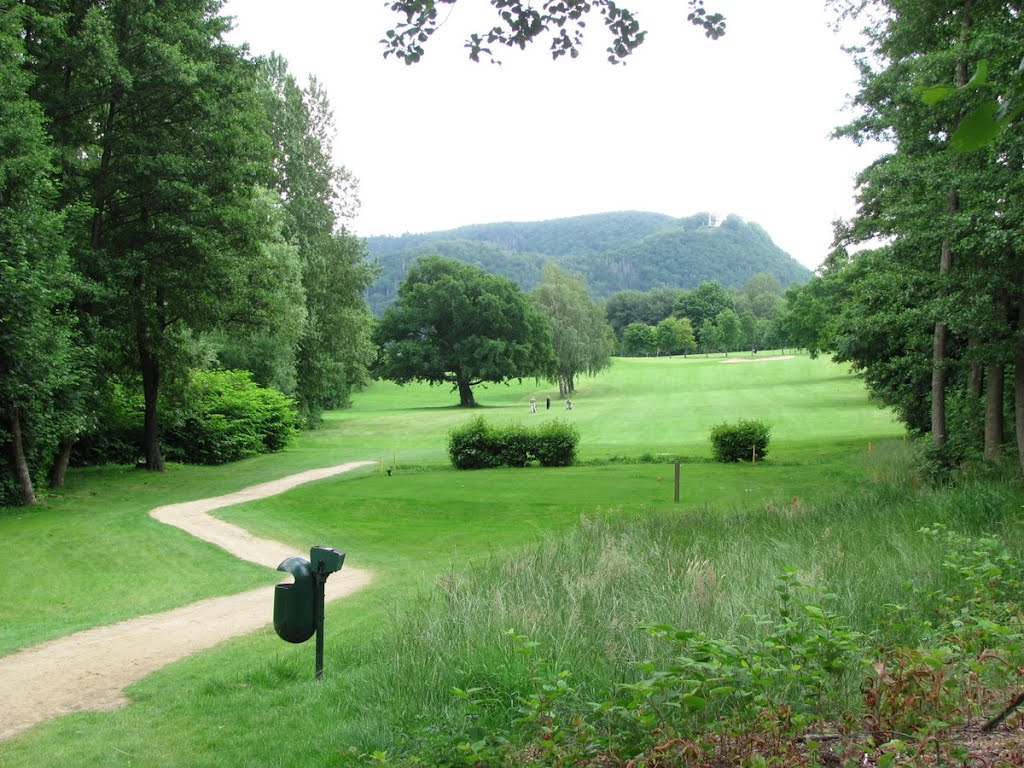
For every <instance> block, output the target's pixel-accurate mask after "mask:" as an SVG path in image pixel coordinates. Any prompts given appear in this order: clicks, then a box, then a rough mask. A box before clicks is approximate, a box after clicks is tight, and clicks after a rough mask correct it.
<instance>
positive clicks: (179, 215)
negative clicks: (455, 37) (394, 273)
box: [0, 0, 374, 503]
mask: <svg viewBox="0 0 1024 768" xmlns="http://www.w3.org/2000/svg"><path fill="white" fill-rule="evenodd" d="M219 8H220V3H218V2H208V1H206V0H184V1H183V2H176V3H152V2H148V1H146V0H112V1H110V2H99V0H85V1H84V2H83V1H81V0H76V1H75V2H71V0H0V146H2V152H0V501H2V500H10V499H12V498H15V499H18V500H21V501H23V502H27V503H30V502H31V501H32V500H33V499H34V489H35V487H37V486H38V484H39V483H41V482H43V481H45V480H46V479H47V477H48V478H49V482H50V483H51V484H52V485H58V486H59V485H60V483H61V482H62V479H63V474H64V470H65V468H66V467H67V466H68V463H69V462H73V461H106V460H112V459H120V460H133V461H138V462H140V464H141V465H143V466H145V467H146V468H148V469H151V470H159V469H161V468H162V467H163V463H164V455H165V454H164V450H165V449H164V447H163V442H162V441H163V440H164V439H165V438H166V439H168V440H170V439H171V436H173V435H175V434H184V435H186V437H185V438H184V439H183V441H182V442H183V443H184V444H185V447H186V448H187V449H188V450H183V449H182V448H181V446H180V445H176V446H174V448H173V450H172V451H171V455H172V457H173V458H177V459H183V460H204V459H203V458H202V457H196V456H194V455H193V454H195V453H196V452H198V453H200V454H202V453H204V452H205V454H207V455H212V456H213V457H214V458H215V459H217V460H227V459H229V458H237V457H238V456H239V455H247V454H248V453H251V452H254V451H259V450H264V449H265V450H273V449H275V447H279V445H280V444H281V443H282V441H285V440H287V437H288V435H289V434H290V432H291V430H292V429H294V427H295V425H296V424H301V425H315V424H316V423H317V421H318V420H319V418H320V413H321V411H322V410H323V409H325V408H333V407H337V406H339V405H342V404H344V403H345V402H346V401H347V400H348V397H349V393H350V392H351V391H352V389H353V388H354V387H358V386H359V385H360V384H361V383H362V382H364V381H365V380H366V377H367V370H368V365H369V364H370V362H371V361H372V356H373V346H372V343H371V341H370V334H371V331H372V329H371V320H372V317H371V315H370V313H369V310H368V308H367V305H366V302H365V299H364V293H365V291H366V289H367V288H368V287H369V285H370V283H371V282H372V280H373V277H374V272H373V269H372V268H371V267H370V266H369V263H368V262H367V260H366V258H365V256H366V254H365V251H364V246H363V244H362V242H361V241H360V240H358V239H356V238H355V237H353V236H352V235H351V234H349V233H348V232H347V231H346V229H345V227H344V224H343V222H344V219H345V216H346V215H347V214H348V213H349V207H350V206H351V205H352V201H353V195H352V190H351V187H352V180H351V178H350V177H349V174H348V172H347V171H346V170H345V169H344V168H339V167H336V166H335V165H334V163H333V161H332V155H331V137H332V134H333V130H334V128H333V115H332V110H331V106H330V104H329V103H328V100H327V97H326V94H325V93H324V91H323V90H322V88H320V86H319V85H318V84H317V83H316V81H315V80H310V82H309V83H308V84H307V85H305V86H301V85H300V84H299V83H298V82H296V80H295V78H294V77H293V76H292V75H291V74H289V73H288V70H287V66H286V64H285V62H284V61H283V60H282V59H280V58H277V57H270V58H267V59H252V58H251V57H249V56H248V55H247V53H246V52H245V51H244V50H243V49H241V48H239V47H237V46H234V45H231V44H229V43H228V42H226V41H225V39H224V35H225V33H226V32H227V31H228V29H229V22H228V20H227V19H225V18H223V17H221V16H219V15H218V11H219ZM216 369H223V370H227V369H244V370H246V371H249V372H251V376H250V375H249V374H246V375H244V376H241V377H239V376H232V375H226V376H222V377H220V378H217V377H214V378H210V377H208V376H207V377H203V376H201V375H200V374H201V372H202V371H204V370H216ZM257 385H261V386H262V387H273V388H276V390H279V391H280V392H282V393H284V394H285V395H286V396H287V397H286V398H282V399H276V398H275V397H274V396H270V399H267V397H265V396H264V395H263V394H260V392H259V391H258V390H259V389H260V387H259V386H257ZM214 401H215V403H214V404H211V403H212V402H214ZM241 401H244V408H242V410H243V411H244V416H242V417H240V419H239V420H235V421H232V417H231V414H232V413H234V412H236V411H238V410H239V407H240V406H239V403H240V402H241ZM282 401H283V402H284V404H285V406H284V408H283V410H282ZM286 414H290V415H286ZM228 427H230V430H229V429H228ZM200 434H202V435H203V436H206V437H209V439H210V440H212V441H213V442H214V443H215V445H212V447H209V449H208V450H207V449H202V450H193V449H196V448H197V447H196V445H195V443H196V441H197V440H198V439H199V436H200ZM204 439H205V437H204ZM189 443H192V445H189ZM188 451H192V453H189V452H188Z"/></svg>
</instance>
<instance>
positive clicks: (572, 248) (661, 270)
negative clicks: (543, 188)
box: [366, 211, 811, 314]
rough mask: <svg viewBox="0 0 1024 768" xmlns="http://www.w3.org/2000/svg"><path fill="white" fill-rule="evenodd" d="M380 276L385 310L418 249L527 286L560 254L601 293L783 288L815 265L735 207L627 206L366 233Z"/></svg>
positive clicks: (376, 292)
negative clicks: (686, 212)
mask: <svg viewBox="0 0 1024 768" xmlns="http://www.w3.org/2000/svg"><path fill="white" fill-rule="evenodd" d="M366 242H367V248H368V250H369V253H370V257H371V259H376V260H377V261H378V262H379V263H380V267H381V275H380V277H379V278H378V279H377V282H376V283H374V285H373V286H371V288H370V290H369V295H368V299H369V302H370V306H371V307H372V308H373V311H374V312H375V313H377V314H380V313H381V312H382V311H383V309H384V307H386V306H387V305H388V304H390V303H391V302H392V301H394V299H395V297H396V295H397V291H398V285H399V283H401V281H402V279H403V278H404V277H405V274H406V272H407V271H408V270H409V267H410V266H411V265H412V264H413V263H414V262H415V261H416V259H418V258H419V257H421V256H427V255H430V254H440V255H442V256H447V257H449V258H452V259H458V260H460V261H464V262H468V263H470V264H475V265H477V266H479V267H481V268H483V269H484V270H486V271H488V272H491V273H494V274H500V275H506V276H507V277H510V278H512V279H513V280H515V281H516V282H517V283H519V285H520V286H522V288H523V289H524V290H530V289H532V288H533V287H534V286H536V285H537V283H539V282H540V279H541V277H540V273H541V267H542V266H543V264H544V263H545V262H546V261H554V262H556V263H558V264H559V265H561V266H563V267H564V268H566V269H569V270H571V271H573V272H579V273H580V274H582V275H583V276H584V278H586V281H587V285H588V286H589V287H590V292H591V294H592V295H593V296H594V298H596V299H601V298H605V297H607V296H609V295H611V294H612V293H615V292H616V291H621V290H624V289H627V288H634V289H637V290H641V291H646V290H650V289H651V288H660V287H672V288H695V287H697V285H698V284H700V283H701V282H702V281H704V280H714V281H717V282H719V283H721V284H722V285H724V286H737V287H738V286H742V285H743V284H744V283H746V281H747V280H748V279H749V278H750V277H751V275H755V274H757V273H758V272H768V273H771V274H773V275H775V276H776V277H777V278H778V279H779V282H780V283H781V284H782V286H783V287H785V286H787V285H789V284H790V283H793V282H798V283H802V282H805V281H806V280H807V279H808V278H809V277H810V275H811V272H810V270H809V269H807V268H806V267H804V266H803V265H802V264H800V263H799V262H797V261H796V260H795V259H793V257H792V256H790V255H789V254H788V253H786V252H785V251H783V250H782V249H781V248H779V247H778V246H777V245H775V243H773V242H772V239H771V237H769V236H768V233H767V232H765V231H764V229H762V228H761V227H760V226H759V225H757V224H754V223H753V222H745V221H743V219H741V218H740V217H739V216H736V215H734V214H730V215H729V216H727V217H726V218H725V219H723V220H721V221H716V220H715V219H714V217H713V216H711V215H710V214H707V213H698V214H695V215H693V216H688V217H686V218H682V219H676V218H673V217H671V216H665V215H663V214H659V213H644V212H638V211H621V212H618V213H599V214H593V215H590V216H575V217H573V218H568V219H554V220H551V221H534V222H505V223H500V224H474V225H471V226H467V227H460V228H458V229H452V230H448V231H445V232H427V233H423V234H417V235H402V236H401V237H371V238H368V239H367V241H366Z"/></svg>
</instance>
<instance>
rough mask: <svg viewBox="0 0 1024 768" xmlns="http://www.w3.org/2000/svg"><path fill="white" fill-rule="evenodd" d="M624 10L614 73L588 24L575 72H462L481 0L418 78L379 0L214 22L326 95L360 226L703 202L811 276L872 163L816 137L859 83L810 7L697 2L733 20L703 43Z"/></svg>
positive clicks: (603, 43)
mask: <svg viewBox="0 0 1024 768" xmlns="http://www.w3.org/2000/svg"><path fill="white" fill-rule="evenodd" d="M626 5H627V6H628V7H630V8H633V9H634V10H635V11H636V12H637V13H638V15H639V18H640V21H641V24H642V25H643V27H644V28H645V29H647V30H648V38H647V41H646V42H645V43H644V45H642V46H641V47H640V48H639V49H638V50H637V52H636V53H635V54H634V55H633V56H632V57H631V58H630V60H629V63H628V64H627V65H626V66H612V65H611V64H609V63H608V62H607V61H606V59H605V55H606V54H605V48H606V47H607V46H608V38H607V35H606V34H605V32H604V28H603V25H601V24H600V22H599V21H598V20H597V18H595V19H594V20H593V21H592V22H591V23H590V24H589V25H588V33H587V39H586V41H585V45H584V51H583V55H582V56H580V58H579V59H576V60H575V61H573V60H569V59H568V58H562V59H559V60H558V61H555V62H553V61H551V59H550V56H549V54H548V53H547V51H546V48H547V43H546V42H542V43H541V44H540V45H539V46H535V48H536V49H535V50H530V51H527V52H525V53H524V52H521V51H518V50H508V49H502V50H501V51H500V52H499V53H498V56H499V58H501V59H502V61H503V62H504V63H503V65H502V66H500V67H499V66H495V65H491V64H488V63H481V64H474V63H472V62H470V61H469V60H468V57H467V55H466V51H465V49H464V48H463V47H462V46H463V42H464V41H465V39H466V37H467V36H468V34H469V33H470V32H474V31H479V32H483V31H485V30H486V29H487V28H489V26H490V25H491V23H492V18H491V16H490V15H489V11H490V7H489V5H488V4H487V2H486V0H460V1H459V2H458V3H457V4H456V5H455V6H454V10H453V11H452V13H451V16H450V17H449V19H448V21H447V22H446V24H445V26H444V27H443V29H442V30H441V31H440V32H439V33H438V34H437V35H435V37H434V39H433V40H432V41H431V42H430V44H429V45H428V46H427V53H426V55H425V57H424V58H423V60H422V61H421V62H420V63H419V64H417V65H415V66H412V67H409V66H406V65H405V64H403V63H402V62H400V61H398V60H396V59H394V58H389V59H387V60H385V59H384V58H383V57H382V50H383V49H382V47H381V45H380V44H379V42H378V41H379V40H380V38H382V37H383V36H384V32H385V31H386V30H388V29H390V28H392V27H393V26H394V25H395V23H396V21H397V17H396V16H395V15H394V14H393V13H392V12H391V11H389V10H387V7H386V5H385V4H384V2H383V0H342V1H341V2H339V0H288V1H287V2H286V1H285V0H229V2H228V3H227V5H226V8H225V13H226V14H228V15H231V16H234V17H235V19H236V24H237V29H236V31H235V32H234V35H233V39H234V40H235V41H236V42H240V41H243V40H244V41H247V42H248V43H249V45H250V48H251V49H252V51H253V52H254V53H256V54H262V53H268V52H270V51H276V52H278V53H280V54H282V55H283V56H284V57H285V58H286V59H287V60H288V62H289V65H290V69H291V71H292V72H293V73H294V74H296V75H297V76H298V77H299V79H300V80H301V81H305V78H306V76H307V75H310V74H312V75H315V76H316V77H317V79H319V80H320V81H321V83H323V84H324V85H325V86H326V88H327V91H328V93H329V94H330V99H331V103H332V105H333V107H334V111H335V121H336V124H337V129H338V135H337V138H336V140H335V160H336V161H337V162H338V163H340V164H342V165H345V166H346V167H348V168H349V169H350V170H351V171H352V172H353V173H354V174H355V176H356V177H357V178H358V179H359V190H360V198H361V200H362V205H361V208H360V211H359V215H358V217H357V218H356V219H355V221H354V222H352V225H351V229H352V230H353V231H354V232H356V233H357V234H359V235H362V236H370V235H379V234H390V235H398V234H402V233H403V232H424V231H431V230H438V229H449V228H452V227H457V226H461V225H464V224H480V223H489V222H496V221H533V220H541V219H553V218H559V217H562V216H575V215H579V214H587V213H601V212H605V211H616V210H645V211H656V212H659V213H666V214H669V215H672V216H687V215H690V214H692V213H696V212H698V211H711V212H714V213H718V214H723V215H724V214H726V213H736V214H739V215H740V216H742V217H743V218H744V219H746V220H748V221H756V222H758V223H759V224H761V226H763V227H764V228H765V229H766V230H767V231H768V233H769V234H770V235H771V236H772V238H773V239H774V240H775V242H776V243H777V244H778V245H779V246H781V247H782V248H784V249H785V250H787V251H788V252H789V253H790V254H792V255H793V256H794V257H795V258H796V259H797V260H798V261H800V262H802V263H803V264H805V265H807V266H808V267H811V268H814V267H816V266H818V265H819V264H820V263H821V261H822V260H823V259H824V257H825V255H826V254H827V253H828V249H829V243H830V241H831V236H832V228H831V222H832V220H833V219H835V218H836V217H839V216H848V215H850V214H851V213H852V211H853V177H854V175H855V174H856V173H857V171H858V170H860V169H861V168H863V167H864V166H866V165H867V164H868V163H869V162H870V161H871V160H872V159H874V157H875V156H876V155H877V152H878V150H877V149H872V148H857V147H855V146H853V145H852V144H851V143H850V142H848V141H837V140H830V139H829V138H828V135H829V132H830V131H831V130H832V129H833V128H834V127H835V126H836V125H839V124H840V123H843V122H845V121H846V120H847V119H848V117H849V114H848V113H844V111H843V107H844V105H845V104H846V102H847V97H848V95H849V94H850V93H852V92H854V91H855V89H856V74H855V71H854V67H853V65H852V63H851V62H850V59H849V56H848V55H847V54H845V53H843V52H842V50H841V49H840V44H841V43H840V39H839V38H837V37H836V36H835V35H834V34H833V32H832V31H831V29H830V26H829V22H830V16H829V15H828V14H827V12H826V10H825V8H824V0H785V2H771V0H708V2H707V5H708V7H709V8H710V9H712V10H721V11H722V12H723V13H725V15H726V17H727V21H728V31H727V34H726V35H725V37H724V38H722V39H720V40H717V41H711V40H708V39H706V38H705V37H704V35H703V32H702V31H701V30H698V29H697V28H695V27H693V26H692V25H690V24H689V23H688V22H687V21H686V13H687V4H686V3H685V2H684V0H634V2H632V3H626ZM847 39H849V38H848V37H847Z"/></svg>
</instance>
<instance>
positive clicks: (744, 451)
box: [711, 419, 771, 462]
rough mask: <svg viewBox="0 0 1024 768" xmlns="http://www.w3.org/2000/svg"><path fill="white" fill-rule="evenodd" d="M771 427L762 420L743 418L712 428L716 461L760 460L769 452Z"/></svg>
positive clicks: (712, 445)
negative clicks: (733, 422)
mask: <svg viewBox="0 0 1024 768" xmlns="http://www.w3.org/2000/svg"><path fill="white" fill-rule="evenodd" d="M770 431H771V428H770V427H769V426H768V425H767V424H765V423H764V422H762V421H754V420H752V419H741V420H740V421H737V422H736V423H735V424H730V423H729V422H724V423H722V424H719V425H717V426H715V427H712V429H711V452H712V454H713V455H714V457H715V461H725V462H730V461H760V460H761V459H763V458H764V457H765V455H767V453H768V434H769V432H770Z"/></svg>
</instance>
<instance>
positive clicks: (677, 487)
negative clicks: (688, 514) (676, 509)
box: [675, 461, 679, 503]
mask: <svg viewBox="0 0 1024 768" xmlns="http://www.w3.org/2000/svg"><path fill="white" fill-rule="evenodd" d="M675 500H676V503H678V502H679V462H678V461H677V462H676V495H675Z"/></svg>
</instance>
